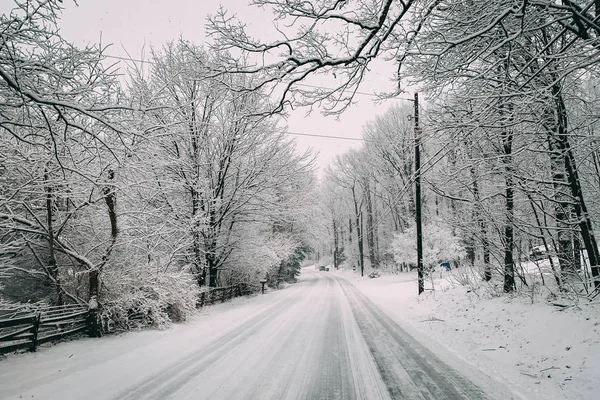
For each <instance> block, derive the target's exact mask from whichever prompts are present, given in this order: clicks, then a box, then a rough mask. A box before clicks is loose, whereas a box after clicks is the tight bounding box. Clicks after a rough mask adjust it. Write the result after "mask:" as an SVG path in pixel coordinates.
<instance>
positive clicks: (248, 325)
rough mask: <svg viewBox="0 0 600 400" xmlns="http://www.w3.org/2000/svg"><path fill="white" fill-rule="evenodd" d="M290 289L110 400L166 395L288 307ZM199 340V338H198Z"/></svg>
mask: <svg viewBox="0 0 600 400" xmlns="http://www.w3.org/2000/svg"><path fill="white" fill-rule="evenodd" d="M307 283H308V285H307V286H308V288H311V287H313V286H314V285H315V284H316V282H315V281H308V282H307ZM292 294H293V293H288V294H287V296H285V298H283V299H281V300H280V301H279V302H278V303H277V304H275V305H272V306H270V307H268V308H266V309H265V310H263V311H261V312H260V313H259V314H257V315H256V316H254V317H253V318H252V319H250V320H249V321H246V322H244V323H243V324H241V325H240V326H238V327H236V328H234V329H233V330H231V331H230V332H228V333H226V334H224V335H223V336H221V337H219V338H218V339H216V340H214V341H212V342H210V343H208V344H206V345H205V346H203V347H201V348H200V349H198V350H196V351H194V352H192V353H191V354H189V355H188V356H186V357H185V358H183V359H181V360H180V361H178V362H176V363H174V364H172V365H170V366H168V367H166V368H164V369H162V370H161V371H160V372H158V373H156V374H153V375H152V376H150V377H147V378H145V379H144V380H142V381H141V382H139V383H137V384H135V385H134V386H132V387H130V388H129V389H127V390H125V391H124V392H121V393H119V394H118V395H117V396H114V398H113V399H114V400H126V399H132V400H137V399H149V400H150V399H157V400H162V399H165V398H169V397H170V396H171V395H173V394H174V393H175V392H177V391H178V390H179V389H180V388H181V387H182V386H183V385H185V384H186V383H187V382H189V381H190V380H193V379H194V378H195V377H196V376H198V375H199V374H200V373H201V372H202V371H204V370H205V369H207V368H209V367H211V366H212V365H213V364H214V363H215V362H217V361H218V360H219V359H221V358H222V357H223V356H224V354H226V353H228V352H230V351H231V350H232V349H234V348H235V347H237V346H238V345H240V344H241V343H243V342H244V341H246V340H247V339H248V338H250V337H252V336H253V335H254V334H256V333H257V332H258V331H260V330H261V329H264V323H265V322H267V321H269V320H270V319H272V317H273V315H277V314H278V313H279V312H281V311H283V310H286V309H289V308H290V307H291V306H292V305H293V304H294V302H295V299H294V298H293V297H291V295H292ZM198 339H199V340H202V338H198Z"/></svg>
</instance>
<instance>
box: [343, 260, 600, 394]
mask: <svg viewBox="0 0 600 400" xmlns="http://www.w3.org/2000/svg"><path fill="white" fill-rule="evenodd" d="M544 267H545V266H544ZM534 269H535V268H534ZM531 272H534V271H531ZM335 274H337V275H340V276H343V277H345V278H346V279H348V280H349V281H351V282H352V283H353V285H354V286H355V287H357V288H358V289H359V290H360V291H361V292H362V293H364V294H365V295H366V296H367V297H368V298H369V299H371V301H373V302H374V303H375V304H377V305H378V306H379V307H381V308H382V309H383V310H384V311H385V312H386V313H387V314H388V315H390V316H392V318H393V319H394V320H395V321H396V322H397V323H398V324H399V325H400V326H401V327H403V328H404V329H405V330H407V331H408V332H409V333H411V334H412V335H413V336H414V337H415V338H417V339H418V340H419V341H420V342H421V343H423V344H425V345H426V346H428V347H429V348H430V349H432V350H433V351H434V352H435V353H436V354H437V355H438V356H439V357H440V358H442V359H443V360H444V361H446V362H447V363H448V364H449V365H453V363H454V362H455V360H456V357H458V358H459V359H462V360H463V361H465V362H466V363H468V364H470V365H471V366H473V367H475V368H477V369H478V370H479V371H481V373H482V374H484V375H486V376H487V377H489V378H491V379H495V380H496V381H498V382H501V383H504V384H505V385H508V386H510V387H511V388H512V389H513V390H515V391H516V392H518V393H519V394H520V395H521V396H522V397H524V398H530V399H544V400H545V399H586V400H589V399H594V398H598V391H600V333H599V332H600V305H599V304H598V303H596V304H590V303H589V302H584V301H580V302H578V303H577V304H576V305H573V306H568V307H558V306H554V305H552V304H550V303H548V302H547V301H545V300H544V299H543V298H542V296H539V295H536V296H533V297H531V296H527V295H520V296H511V297H509V296H502V297H492V296H489V295H486V293H484V292H481V291H476V292H473V291H468V289H467V288H466V287H464V286H461V285H459V284H457V282H456V281H457V280H458V279H460V276H459V273H457V275H456V276H455V275H454V274H452V273H444V275H443V277H442V278H441V279H440V277H439V273H437V274H436V279H435V288H436V290H435V291H426V292H425V293H424V294H423V295H421V296H417V295H416V292H417V283H416V273H405V274H401V275H389V276H387V275H383V276H381V277H379V278H376V279H369V278H367V277H364V278H360V277H359V276H357V275H356V274H355V273H352V272H348V271H343V270H340V271H337V272H335ZM426 287H431V283H430V282H428V285H427V286H426ZM455 356H456V357H455ZM476 383H477V382H476Z"/></svg>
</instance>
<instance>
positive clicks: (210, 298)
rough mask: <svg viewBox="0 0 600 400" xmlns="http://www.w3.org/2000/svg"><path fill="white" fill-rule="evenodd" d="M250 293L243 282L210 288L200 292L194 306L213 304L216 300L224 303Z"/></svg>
mask: <svg viewBox="0 0 600 400" xmlns="http://www.w3.org/2000/svg"><path fill="white" fill-rule="evenodd" d="M250 293H252V290H251V289H250V288H249V287H248V285H247V284H245V283H238V284H237V285H231V286H223V287H217V288H212V289H209V290H207V291H205V292H202V293H200V297H199V298H198V302H197V303H196V307H197V308H202V307H204V306H205V305H209V304H215V303H216V302H221V303H224V302H226V301H227V300H231V299H233V298H234V297H239V296H245V295H247V294H250Z"/></svg>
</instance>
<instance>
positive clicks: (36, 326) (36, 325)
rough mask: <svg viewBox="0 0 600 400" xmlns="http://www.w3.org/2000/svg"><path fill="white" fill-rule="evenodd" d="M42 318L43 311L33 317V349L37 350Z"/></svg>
mask: <svg viewBox="0 0 600 400" xmlns="http://www.w3.org/2000/svg"><path fill="white" fill-rule="evenodd" d="M41 318H42V313H40V312H38V313H36V314H35V316H34V317H33V338H31V349H30V350H31V351H35V350H36V349H37V340H38V332H39V330H40V319H41Z"/></svg>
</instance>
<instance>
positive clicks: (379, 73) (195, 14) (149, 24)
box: [0, 0, 412, 169]
mask: <svg viewBox="0 0 600 400" xmlns="http://www.w3.org/2000/svg"><path fill="white" fill-rule="evenodd" d="M248 1H249V0H221V1H214V2H213V1H206V0H102V1H92V0H78V3H79V6H76V5H75V4H74V3H73V2H72V1H70V0H64V6H65V10H64V13H63V18H62V20H61V22H60V25H59V27H60V29H61V32H62V35H63V37H64V38H65V39H67V40H69V41H71V42H73V43H75V44H76V45H84V44H87V43H97V42H99V41H100V38H102V43H103V44H104V45H106V44H110V43H112V44H113V45H112V46H111V47H110V48H109V49H108V51H107V52H106V53H107V54H109V55H113V56H121V57H128V54H129V56H131V57H132V58H141V57H142V56H143V52H142V49H143V48H144V46H145V48H146V56H147V55H148V49H149V48H150V46H153V47H160V46H162V44H164V43H165V42H167V41H169V40H173V39H177V38H179V37H182V38H184V39H186V40H189V41H191V42H194V43H196V44H199V45H201V44H203V43H204V42H205V32H204V21H205V18H206V15H207V14H208V13H214V12H215V11H216V10H217V9H218V7H219V4H221V5H222V6H223V7H224V8H226V9H227V10H229V11H232V12H235V13H237V14H238V16H240V17H241V18H242V19H244V20H245V21H247V23H248V26H249V29H251V30H252V31H253V32H255V33H264V34H268V33H269V32H271V30H272V27H273V25H272V23H270V22H269V23H267V22H266V21H270V15H269V14H268V13H265V12H264V11H261V10H258V9H256V8H250V7H248V6H247V5H246V4H247V2H248ZM0 3H2V4H0V12H2V13H6V12H8V11H9V10H10V8H12V5H13V2H12V0H0ZM393 73H394V66H393V65H390V64H387V65H386V64H384V63H378V64H376V65H374V66H373V69H372V72H371V74H370V75H369V76H368V77H367V80H366V81H365V82H364V84H363V86H361V88H360V91H361V92H365V93H373V92H374V91H381V92H383V91H391V90H393V87H394V86H395V84H394V83H393V82H392V81H391V78H392V77H393ZM322 84H323V85H324V86H327V83H326V82H323V83H322ZM405 97H412V96H409V95H407V96H405ZM356 100H357V104H356V105H353V106H352V107H351V108H350V109H349V110H347V111H346V112H345V113H344V114H343V115H342V116H341V117H340V118H339V121H338V120H336V118H335V117H323V116H322V115H321V114H320V113H319V112H313V113H312V114H311V116H310V117H306V116H305V114H306V110H305V109H304V110H303V109H299V110H296V111H293V112H292V113H291V115H290V118H289V119H288V121H287V123H288V128H289V131H290V132H298V133H307V134H319V135H333V136H344V137H348V138H360V137H361V132H362V126H363V125H364V124H365V123H366V122H367V121H369V120H371V119H373V118H374V117H375V115H377V114H381V113H383V112H384V111H385V110H386V109H387V107H388V106H389V105H390V104H392V102H397V101H399V100H388V101H387V102H386V103H383V104H375V103H374V102H373V97H370V96H364V95H359V96H357V98H356ZM294 137H295V139H296V141H297V143H298V149H300V150H304V149H306V148H308V147H312V148H313V149H314V150H315V151H317V152H318V153H319V157H318V159H317V163H318V166H319V168H321V169H323V168H324V167H325V166H326V165H328V164H329V163H331V162H332V160H333V159H334V157H335V156H336V155H337V154H341V153H343V152H345V151H347V150H348V149H350V148H352V147H354V148H356V147H359V146H360V142H358V141H350V140H336V139H327V138H314V137H302V136H294Z"/></svg>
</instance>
